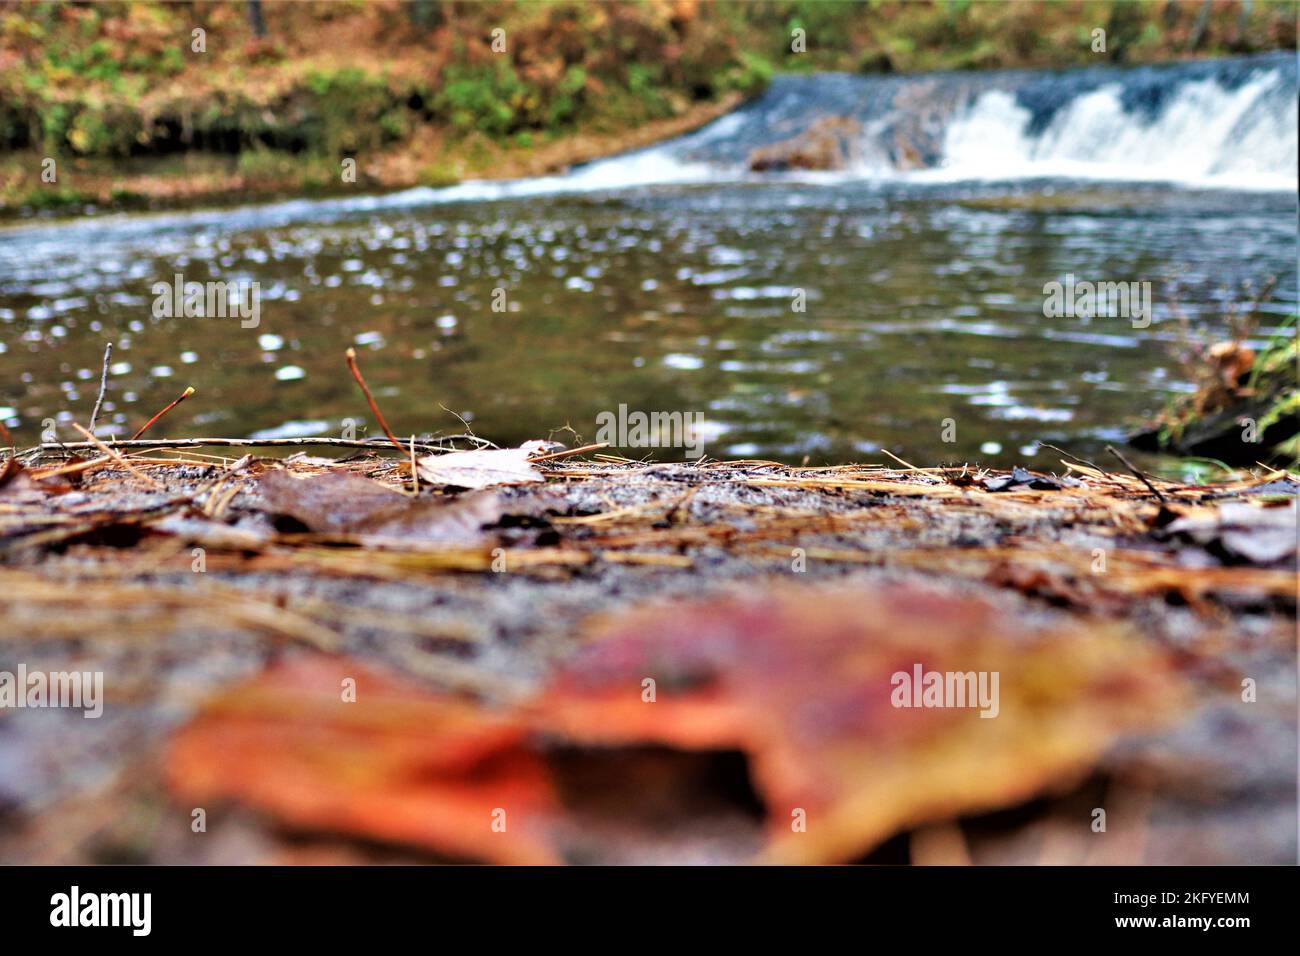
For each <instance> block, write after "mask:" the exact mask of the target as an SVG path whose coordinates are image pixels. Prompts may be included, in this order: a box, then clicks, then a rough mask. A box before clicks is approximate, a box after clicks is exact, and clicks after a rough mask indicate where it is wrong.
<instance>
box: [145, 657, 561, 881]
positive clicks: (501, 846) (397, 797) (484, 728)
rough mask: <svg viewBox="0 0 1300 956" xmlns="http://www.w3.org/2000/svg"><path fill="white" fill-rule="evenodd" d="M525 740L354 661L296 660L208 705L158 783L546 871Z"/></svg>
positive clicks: (479, 712)
mask: <svg viewBox="0 0 1300 956" xmlns="http://www.w3.org/2000/svg"><path fill="white" fill-rule="evenodd" d="M348 678H350V679H352V680H354V681H355V682H356V684H355V691H356V693H355V700H353V701H351V702H349V701H347V700H345V699H344V695H343V691H342V689H341V688H342V686H343V681H344V680H345V679H348ZM527 733H528V728H527V726H526V724H524V723H523V722H522V721H521V720H520V719H519V718H518V717H517V716H511V715H494V714H493V713H491V712H490V711H488V710H486V709H485V708H482V707H475V706H473V705H471V704H468V703H465V702H463V701H461V700H458V699H456V698H454V697H451V696H444V695H438V694H430V693H428V692H427V691H424V690H422V689H420V688H419V687H416V686H414V685H411V684H409V683H408V682H406V681H404V680H402V679H401V678H398V677H394V676H390V675H386V674H381V673H379V672H376V671H374V670H373V669H369V668H367V667H365V666H364V665H361V664H358V663H357V662H356V661H349V660H346V659H335V658H318V659H311V658H297V659H294V660H291V661H287V662H284V663H282V664H278V665H275V666H273V667H271V668H270V669H268V670H267V671H266V672H264V673H263V674H262V675H261V676H259V677H258V678H256V679H255V680H253V681H252V682H250V683H246V684H242V685H239V686H237V687H234V688H232V689H231V690H229V691H228V692H226V693H224V694H221V695H219V696H218V697H217V698H215V699H214V700H213V701H212V702H211V703H210V704H209V705H208V707H207V708H206V709H205V711H204V714H203V716H202V717H201V718H200V719H198V720H197V721H195V722H193V723H191V724H190V725H189V726H188V727H186V728H184V729H182V730H181V732H180V733H179V734H178V735H177V736H176V737H175V739H174V740H173V741H172V744H171V747H170V749H169V751H168V758H167V765H166V773H167V777H168V780H169V782H170V784H171V786H172V788H173V789H174V790H175V791H176V792H177V793H181V794H184V795H185V796H186V798H187V799H192V800H194V801H196V802H198V801H210V800H220V799H229V798H237V799H239V800H241V801H243V802H245V803H248V804H251V805H252V806H255V807H258V808H260V809H261V810H263V811H265V812H268V813H270V814H272V815H274V816H277V817H280V818H282V819H284V820H286V821H288V822H291V823H293V824H295V825H297V826H299V827H302V828H306V829H313V830H323V831H327V832H329V831H338V832H344V833H351V834H355V835H361V836H365V837H369V838H372V839H379V840H386V841H389V842H393V843H405V844H410V845H414V846H420V847H425V848H427V849H432V850H436V851H438V852H440V853H442V854H444V855H447V856H450V857H458V858H463V859H473V860H489V861H493V862H497V863H504V864H532V863H553V862H558V858H557V857H556V855H555V853H554V851H553V850H552V849H551V847H550V846H549V845H548V844H547V842H546V838H545V836H544V827H543V825H542V822H541V818H543V817H549V816H553V814H554V812H555V807H554V804H555V798H554V794H553V792H552V790H551V784H550V781H549V780H548V778H547V775H546V771H545V768H544V766H543V764H542V762H541V760H540V759H539V758H538V757H537V756H536V755H534V754H533V753H531V752H530V751H529V750H528V749H527V748H526V747H525V739H526V735H527ZM497 810H501V811H504V817H502V816H501V815H500V814H497V815H496V816H494V813H495V811H497ZM497 819H500V820H502V821H503V822H504V824H505V827H506V830H505V832H499V831H497V830H494V829H493V822H494V820H497Z"/></svg>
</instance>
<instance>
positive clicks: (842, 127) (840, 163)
mask: <svg viewBox="0 0 1300 956" xmlns="http://www.w3.org/2000/svg"><path fill="white" fill-rule="evenodd" d="M861 129H862V128H861V126H860V125H859V124H858V121H857V120H855V119H852V118H851V117H847V116H824V117H822V118H821V119H819V120H817V121H816V122H815V123H813V124H812V125H811V126H810V127H808V128H807V129H806V130H804V131H803V132H802V133H800V134H799V135H798V136H795V137H793V138H791V139H788V140H784V141H783V142H780V143H773V144H772V145H771V146H763V147H760V148H758V149H756V150H754V151H753V152H752V153H750V154H749V168H750V170H751V171H752V172H756V173H763V172H783V171H785V170H790V169H843V168H845V167H846V166H848V165H849V163H850V162H852V160H853V157H854V156H855V155H856V140H857V138H858V136H859V134H860V133H861Z"/></svg>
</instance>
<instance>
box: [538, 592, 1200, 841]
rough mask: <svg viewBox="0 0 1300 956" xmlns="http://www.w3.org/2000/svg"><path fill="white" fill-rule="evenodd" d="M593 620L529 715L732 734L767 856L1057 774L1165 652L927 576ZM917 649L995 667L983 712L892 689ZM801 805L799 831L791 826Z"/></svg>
mask: <svg viewBox="0 0 1300 956" xmlns="http://www.w3.org/2000/svg"><path fill="white" fill-rule="evenodd" d="M594 638H595V639H594V640H593V642H592V643H591V644H590V645H589V646H588V647H586V648H585V649H584V650H583V651H582V652H581V653H580V654H579V655H578V656H577V657H576V658H575V659H574V660H573V661H571V662H570V663H569V664H568V665H567V666H566V667H565V668H564V670H563V672H562V673H561V675H560V676H559V678H558V679H557V681H556V682H554V683H553V684H552V686H551V688H550V690H549V691H548V692H547V694H546V695H545V698H544V700H543V701H542V703H541V710H542V716H541V718H540V719H541V720H542V721H543V722H544V723H545V724H546V725H547V726H548V727H550V728H552V730H554V731H556V732H560V733H562V734H563V735H565V736H566V737H568V738H569V739H572V740H574V741H577V742H580V743H586V744H599V745H602V746H619V745H628V744H640V745H644V744H647V743H659V744H664V745H668V746H676V747H685V748H693V749H713V750H730V749H740V750H742V751H744V752H745V753H746V754H748V756H749V760H750V768H751V770H750V772H751V776H752V778H753V781H754V784H755V786H756V788H757V789H758V791H759V793H760V794H761V795H762V797H763V798H764V802H765V804H766V806H767V809H768V818H767V833H768V845H767V849H766V851H765V852H764V854H763V857H762V858H763V859H764V860H766V861H769V862H787V863H812V862H833V861H845V860H851V859H854V858H857V857H858V856H860V855H861V854H863V853H865V852H866V851H868V850H869V849H871V848H872V847H873V846H875V845H877V844H878V843H880V842H881V841H883V840H884V839H886V838H888V837H889V836H890V835H892V834H893V833H896V832H898V831H900V830H903V829H906V828H907V827H910V826H914V825H916V824H919V823H924V822H927V821H933V820H941V819H946V818H950V817H953V816H956V815H959V814H963V813H969V812H980V811H984V810H989V809H993V808H996V807H1001V806H1007V805H1012V804H1015V803H1017V802H1021V801H1023V800H1025V799H1027V798H1029V797H1031V796H1033V795H1035V794H1037V793H1039V792H1041V791H1043V790H1046V789H1051V788H1055V787H1060V786H1062V785H1067V784H1069V783H1071V782H1072V781H1074V780H1075V779H1077V777H1078V776H1080V775H1081V774H1083V773H1084V772H1085V771H1086V769H1087V768H1088V767H1089V766H1090V764H1091V763H1092V762H1093V761H1094V760H1095V758H1096V757H1097V756H1098V755H1099V754H1100V753H1101V751H1102V750H1103V749H1104V748H1105V747H1106V746H1107V745H1108V744H1109V743H1110V742H1111V741H1112V740H1114V738H1115V737H1116V735H1117V734H1119V733H1120V732H1121V731H1124V730H1126V729H1132V728H1135V727H1141V726H1144V725H1145V726H1150V725H1152V724H1154V723H1156V722H1158V721H1159V720H1160V718H1161V715H1162V714H1163V713H1164V712H1165V711H1166V709H1167V708H1168V707H1169V706H1170V704H1171V702H1172V701H1173V699H1174V697H1175V690H1174V688H1175V686H1176V683H1175V680H1174V678H1173V676H1172V672H1171V671H1170V669H1169V668H1168V667H1167V665H1166V664H1165V662H1164V661H1163V660H1162V659H1161V658H1159V657H1157V656H1156V655H1154V654H1152V653H1150V652H1149V651H1146V650H1143V649H1142V648H1141V646H1140V645H1139V644H1138V643H1137V642H1136V640H1135V638H1134V635H1132V634H1130V633H1127V632H1126V631H1125V630H1123V629H1122V628H1121V627H1119V626H1116V625H1111V624H1107V623H1102V622H1096V623H1093V624H1091V625H1089V626H1088V627H1086V628H1084V627H1079V626H1075V625H1067V626H1065V627H1062V628H1060V629H1058V630H1051V631H1041V632H1039V631H1026V629H1025V628H1024V626H1023V624H1021V623H1020V622H1018V621H1016V620H1014V619H1009V618H1007V617H1005V616H1003V615H1000V614H999V613H997V612H996V611H995V609H994V608H993V607H992V606H991V605H989V604H987V603H985V602H983V601H981V600H978V599H974V598H969V597H965V596H959V595H956V594H954V593H953V592H951V591H943V590H939V589H932V588H917V587H907V588H893V589H890V590H883V589H863V590H858V591H847V590H845V589H842V588H841V589H835V590H817V589H805V590H784V591H776V592H773V593H770V594H768V595H766V596H764V597H761V598H757V599H756V598H753V597H750V596H746V597H736V598H727V599H722V600H713V601H702V602H696V603H693V604H680V603H679V604H673V605H656V606H653V607H646V608H644V609H642V610H640V611H637V612H634V613H632V614H630V615H626V616H621V617H618V618H616V619H612V620H610V621H609V622H608V623H606V624H605V625H604V626H602V627H600V628H598V630H597V632H596V633H595V635H594ZM918 665H919V666H920V667H922V669H923V672H925V673H929V672H939V673H944V674H946V673H962V674H964V673H968V672H974V673H975V674H979V673H981V672H982V673H986V674H990V675H991V674H992V673H994V672H996V673H998V674H999V679H998V686H999V694H998V698H999V700H998V712H997V716H996V717H992V718H989V719H984V718H982V717H981V716H980V713H979V712H978V710H977V709H971V708H951V707H950V708H914V707H908V708H902V707H896V706H894V703H893V695H894V693H895V692H896V687H895V684H894V675H896V674H900V673H901V674H907V675H909V676H911V675H913V674H914V668H915V667H917V666H918ZM647 678H650V679H653V680H654V681H655V682H656V683H655V701H654V703H646V702H645V701H644V700H643V698H642V693H643V686H644V684H643V682H644V681H645V680H646V679H647ZM800 811H802V813H800ZM801 816H802V817H803V818H804V819H806V821H807V829H806V832H797V831H796V830H794V829H793V828H792V826H791V824H792V821H794V820H797V819H799V818H800V817H801Z"/></svg>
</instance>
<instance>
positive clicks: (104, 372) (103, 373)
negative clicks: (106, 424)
mask: <svg viewBox="0 0 1300 956" xmlns="http://www.w3.org/2000/svg"><path fill="white" fill-rule="evenodd" d="M112 358H113V343H112V342H107V343H105V344H104V366H103V368H101V369H100V371H99V397H98V398H96V399H95V407H94V408H93V409H91V412H90V430H91V431H92V432H93V431H94V430H95V419H97V418H99V408H100V406H101V405H103V404H104V393H105V392H106V391H108V363H109V362H110V361H111V360H112Z"/></svg>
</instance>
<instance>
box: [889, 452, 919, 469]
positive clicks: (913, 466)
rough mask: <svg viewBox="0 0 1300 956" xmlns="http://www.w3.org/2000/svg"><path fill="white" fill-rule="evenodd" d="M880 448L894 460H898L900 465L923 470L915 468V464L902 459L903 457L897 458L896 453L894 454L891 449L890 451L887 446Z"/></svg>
mask: <svg viewBox="0 0 1300 956" xmlns="http://www.w3.org/2000/svg"><path fill="white" fill-rule="evenodd" d="M880 450H881V451H883V452H884V453H885V454H886V455H888V456H889V457H890V458H892V459H894V461H896V462H898V463H899V464H900V465H906V466H907V467H908V468H911V469H912V470H913V471H922V470H923V469H921V468H917V467H916V465H913V464H910V463H909V462H906V461H903V459H901V458H899V457H898V456H897V455H895V454H894V453H893V452H892V451H890V450H889V449H888V448H882V449H880Z"/></svg>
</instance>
